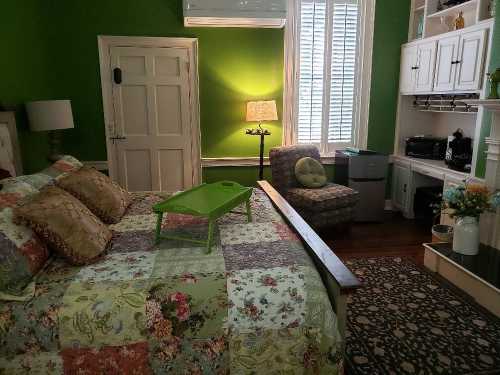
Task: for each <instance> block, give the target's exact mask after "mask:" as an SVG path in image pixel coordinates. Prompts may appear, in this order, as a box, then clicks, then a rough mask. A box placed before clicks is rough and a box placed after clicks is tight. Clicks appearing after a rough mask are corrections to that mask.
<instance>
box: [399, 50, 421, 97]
mask: <svg viewBox="0 0 500 375" xmlns="http://www.w3.org/2000/svg"><path fill="white" fill-rule="evenodd" d="M416 71H417V46H415V45H412V46H403V48H402V49H401V71H400V75H399V77H400V80H399V91H400V92H401V94H412V93H413V92H414V90H415V77H416Z"/></svg>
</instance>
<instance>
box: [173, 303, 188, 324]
mask: <svg viewBox="0 0 500 375" xmlns="http://www.w3.org/2000/svg"><path fill="white" fill-rule="evenodd" d="M176 314H177V319H179V320H180V321H181V322H184V321H186V320H188V319H189V314H190V311H189V306H188V305H187V304H182V305H180V306H178V307H177V310H176Z"/></svg>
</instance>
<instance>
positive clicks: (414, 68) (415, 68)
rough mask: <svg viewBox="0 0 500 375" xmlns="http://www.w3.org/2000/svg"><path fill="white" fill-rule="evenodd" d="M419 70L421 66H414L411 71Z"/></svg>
mask: <svg viewBox="0 0 500 375" xmlns="http://www.w3.org/2000/svg"><path fill="white" fill-rule="evenodd" d="M417 69H420V67H419V66H412V67H411V70H417Z"/></svg>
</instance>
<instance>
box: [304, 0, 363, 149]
mask: <svg viewBox="0 0 500 375" xmlns="http://www.w3.org/2000/svg"><path fill="white" fill-rule="evenodd" d="M300 4H301V5H300V25H299V28H300V30H299V44H300V56H299V61H298V64H299V72H300V75H299V82H298V116H297V141H298V143H315V144H320V146H321V149H322V151H323V152H328V151H332V148H334V147H335V146H339V145H342V146H348V145H352V144H353V132H354V127H355V123H354V119H355V116H354V112H355V103H354V98H355V96H356V83H357V82H356V72H357V61H358V49H359V48H358V45H359V42H358V40H359V24H360V22H359V11H358V3H357V0H333V1H332V0H328V1H326V0H302V1H301V3H300ZM327 38H328V41H326V39H327ZM324 133H326V134H324Z"/></svg>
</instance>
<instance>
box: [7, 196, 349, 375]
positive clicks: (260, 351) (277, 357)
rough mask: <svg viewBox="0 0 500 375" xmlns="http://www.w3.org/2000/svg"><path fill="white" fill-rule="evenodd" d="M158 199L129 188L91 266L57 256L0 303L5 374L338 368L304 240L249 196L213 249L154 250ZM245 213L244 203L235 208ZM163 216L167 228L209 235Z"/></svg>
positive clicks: (197, 222) (202, 224) (223, 225)
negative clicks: (27, 295)
mask: <svg viewBox="0 0 500 375" xmlns="http://www.w3.org/2000/svg"><path fill="white" fill-rule="evenodd" d="M163 199H164V198H162V197H161V196H159V195H155V194H152V193H151V194H136V195H135V196H134V202H133V204H132V205H131V207H130V208H129V210H128V211H127V213H126V216H125V217H124V218H123V219H122V220H121V222H120V223H118V224H115V225H112V226H111V227H110V228H111V229H112V231H113V239H112V243H111V245H110V248H109V250H108V252H107V253H106V255H105V256H104V257H103V258H102V259H101V260H100V261H99V262H97V263H94V264H92V265H88V266H85V267H72V266H69V265H67V264H66V263H64V261H63V260H60V259H53V260H52V261H50V263H49V264H48V265H47V266H46V267H45V269H44V270H43V271H42V272H41V273H40V274H39V275H38V276H37V285H36V295H35V297H34V298H33V299H31V300H30V301H28V302H7V303H6V302H4V303H1V302H0V335H1V336H0V374H17V373H35V374H36V373H40V374H50V373H54V374H59V373H68V374H150V373H157V374H165V373H173V374H228V373H234V374H264V373H265V374H272V373H286V374H289V373H290V374H309V373H310V374H322V373H324V374H337V373H341V371H342V353H341V346H342V345H341V339H340V336H339V333H338V329H337V319H336V316H335V314H334V312H333V311H332V307H331V305H330V302H329V299H328V296H327V293H326V290H325V287H324V285H323V283H322V281H321V279H320V277H319V275H318V273H317V271H316V269H315V267H314V265H313V263H312V261H311V259H310V258H309V256H308V254H307V252H306V250H305V249H304V248H303V246H302V244H301V242H300V241H299V239H298V238H297V237H296V236H295V234H294V233H293V232H292V231H291V230H290V228H289V227H288V226H287V225H286V224H285V223H284V221H283V220H282V218H281V217H280V215H279V214H278V213H277V211H276V210H275V209H274V207H273V206H272V204H271V202H270V201H269V200H268V198H267V196H265V194H264V193H262V192H260V191H257V190H256V191H255V192H254V195H253V197H252V202H251V206H252V211H253V219H254V220H253V222H252V223H247V222H246V217H245V215H240V214H237V213H230V214H228V215H226V216H224V217H222V218H221V219H219V221H218V225H217V231H216V241H217V246H214V247H213V250H212V253H211V254H208V255H207V254H205V249H204V248H202V247H194V246H195V245H193V244H192V243H189V242H181V241H173V240H164V241H163V242H162V243H161V244H160V245H158V246H155V245H154V241H153V240H154V230H155V224H156V217H155V215H153V214H152V210H151V207H152V205H153V204H155V203H158V202H160V201H162V200H163ZM241 211H242V212H243V211H244V210H243V209H242V210H241ZM207 228H208V223H207V222H206V221H205V220H203V219H200V218H194V217H190V216H182V215H168V216H166V217H165V218H164V222H163V230H164V231H167V232H171V234H175V235H181V236H190V237H191V238H193V237H199V238H204V237H206V235H207Z"/></svg>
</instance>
